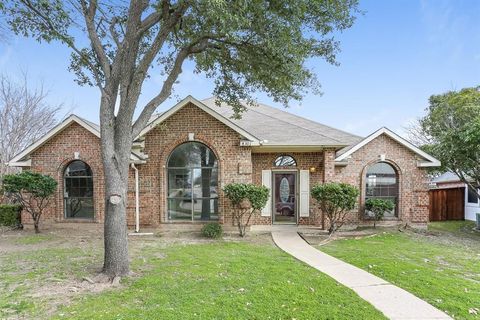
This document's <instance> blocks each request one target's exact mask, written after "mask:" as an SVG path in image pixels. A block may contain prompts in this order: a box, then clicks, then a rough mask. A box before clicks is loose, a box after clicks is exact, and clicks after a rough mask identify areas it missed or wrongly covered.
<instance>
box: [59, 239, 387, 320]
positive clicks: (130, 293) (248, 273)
mask: <svg viewBox="0 0 480 320" xmlns="http://www.w3.org/2000/svg"><path fill="white" fill-rule="evenodd" d="M142 256H143V258H144V260H137V261H136V262H135V263H134V267H135V269H137V270H139V269H142V268H147V269H148V270H149V271H148V272H146V274H145V275H144V276H143V277H141V278H138V279H131V280H127V282H126V283H125V285H126V287H125V288H123V289H120V290H115V291H109V292H105V293H102V294H99V295H98V294H97V295H90V296H87V297H84V298H81V299H80V300H79V301H77V303H75V304H74V305H71V306H68V307H65V308H63V309H62V310H60V311H59V314H58V318H60V319H62V318H69V319H294V318H295V319H384V317H383V315H382V314H381V313H379V312H378V311H377V310H375V309H374V308H373V307H372V306H371V305H369V304H368V303H367V302H365V301H363V300H362V299H360V298H359V297H358V296H357V295H356V294H355V293H353V291H351V290H349V289H347V288H345V287H343V286H341V285H339V284H338V283H336V282H335V281H333V280H332V279H331V278H329V277H327V276H325V275H324V274H322V273H320V272H318V271H316V270H314V269H313V268H310V267H308V266H306V265H304V264H302V263H300V262H298V261H297V260H295V259H293V258H292V257H290V256H288V255H287V254H284V253H283V252H281V251H280V250H279V249H277V248H276V247H274V246H272V245H270V244H268V245H253V244H247V243H229V242H217V243H210V244H197V245H187V246H179V245H176V246H173V247H167V248H159V247H151V248H149V249H147V252H146V253H142Z"/></svg>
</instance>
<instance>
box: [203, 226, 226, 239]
mask: <svg viewBox="0 0 480 320" xmlns="http://www.w3.org/2000/svg"><path fill="white" fill-rule="evenodd" d="M222 234H223V229H222V226H221V225H220V224H219V223H218V222H211V223H207V224H206V225H204V226H203V228H202V235H203V236H204V237H207V238H212V239H218V238H220V237H221V236H222Z"/></svg>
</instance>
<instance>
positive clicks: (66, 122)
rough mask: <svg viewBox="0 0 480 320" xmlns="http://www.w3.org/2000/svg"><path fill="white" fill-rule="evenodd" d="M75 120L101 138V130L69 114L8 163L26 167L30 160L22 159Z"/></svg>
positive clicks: (13, 165)
mask: <svg viewBox="0 0 480 320" xmlns="http://www.w3.org/2000/svg"><path fill="white" fill-rule="evenodd" d="M73 122H76V123H78V124H79V125H80V126H82V127H83V128H85V129H86V130H88V131H89V132H91V133H92V134H94V135H95V136H96V137H98V138H100V132H98V130H97V129H95V128H94V127H92V126H91V125H90V124H89V123H88V122H86V121H84V120H83V119H82V118H80V117H78V116H76V115H74V114H72V115H70V116H68V118H66V119H65V120H63V121H62V122H60V123H59V124H57V125H56V126H55V127H53V128H52V129H51V130H50V131H48V132H47V133H46V134H45V135H44V136H43V137H41V138H40V139H38V140H37V141H35V142H34V143H32V144H31V145H30V146H28V147H27V148H26V149H24V150H23V151H22V152H20V153H19V154H17V155H16V156H14V157H13V158H12V159H11V160H10V161H9V162H8V165H9V166H12V167H17V166H18V167H24V166H29V164H30V163H29V162H28V161H22V160H23V158H25V157H26V156H28V155H29V154H31V153H32V152H34V151H35V150H37V149H38V148H40V147H41V146H42V145H44V144H45V143H46V142H47V141H48V140H50V139H51V138H53V137H54V136H55V135H57V134H58V133H60V132H61V131H62V130H63V129H65V128H66V127H68V126H69V125H70V124H72V123H73ZM27 163H28V164H27Z"/></svg>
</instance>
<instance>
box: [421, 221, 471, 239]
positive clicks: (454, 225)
mask: <svg viewBox="0 0 480 320" xmlns="http://www.w3.org/2000/svg"><path fill="white" fill-rule="evenodd" d="M474 228H475V222H473V221H447V222H430V223H429V224H428V230H429V231H440V232H448V233H452V234H456V235H460V236H466V235H469V234H471V235H478V236H479V237H480V234H476V233H475V232H476V231H474V230H473V229H474Z"/></svg>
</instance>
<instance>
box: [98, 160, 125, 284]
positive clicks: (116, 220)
mask: <svg viewBox="0 0 480 320" xmlns="http://www.w3.org/2000/svg"><path fill="white" fill-rule="evenodd" d="M104 168H105V169H104V170H105V224H104V232H105V234H104V242H105V257H104V263H103V272H104V273H105V274H106V275H108V276H109V277H111V278H113V277H115V276H125V275H127V274H128V272H129V260H128V237H127V212H126V206H127V204H126V200H127V197H126V196H127V195H126V190H127V187H128V185H127V183H128V182H127V183H125V181H123V179H121V178H120V175H118V174H116V173H115V171H116V169H115V168H114V167H113V164H111V163H110V164H104ZM127 181H128V180H127ZM117 201H119V202H118V203H116V202H117Z"/></svg>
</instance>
